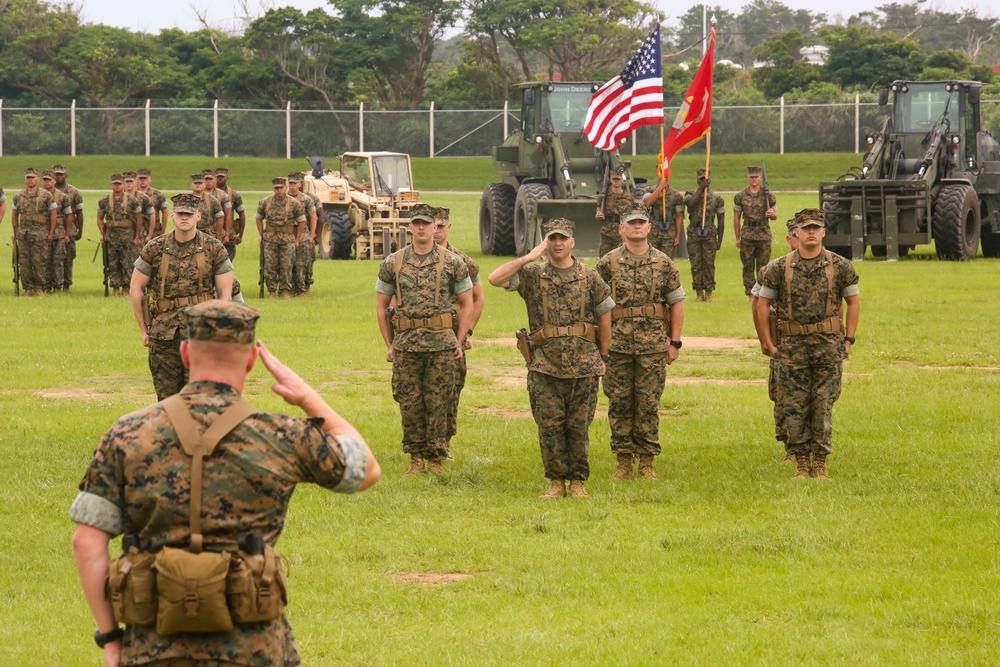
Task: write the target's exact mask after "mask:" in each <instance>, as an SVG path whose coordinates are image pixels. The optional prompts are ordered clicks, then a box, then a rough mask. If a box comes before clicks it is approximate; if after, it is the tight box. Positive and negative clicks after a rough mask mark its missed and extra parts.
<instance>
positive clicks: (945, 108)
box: [819, 81, 1000, 260]
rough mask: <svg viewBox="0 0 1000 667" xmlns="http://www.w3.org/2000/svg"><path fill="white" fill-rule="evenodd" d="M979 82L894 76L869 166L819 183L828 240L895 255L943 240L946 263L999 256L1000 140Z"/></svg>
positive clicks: (845, 249) (840, 247) (847, 250)
mask: <svg viewBox="0 0 1000 667" xmlns="http://www.w3.org/2000/svg"><path fill="white" fill-rule="evenodd" d="M981 88H982V84H981V83H979V82H977V81H927V82H924V81H919V82H918V81H894V82H893V83H892V84H890V85H889V86H888V87H887V88H884V89H883V90H881V91H880V92H879V104H880V105H882V106H885V105H887V104H888V102H889V97H890V95H891V96H892V109H891V112H890V113H889V115H887V116H886V118H885V120H884V121H883V123H882V127H881V130H880V131H878V132H870V133H868V136H867V137H866V139H867V143H868V152H867V153H866V154H865V158H864V162H863V163H862V166H861V167H860V168H853V169H852V170H851V171H849V172H848V173H847V174H845V175H844V176H842V177H841V178H840V180H838V181H835V182H828V183H820V186H819V188H820V190H819V192H820V194H819V201H820V208H822V209H824V211H825V212H826V238H825V240H824V245H825V246H826V247H827V248H829V249H830V250H832V251H834V252H836V253H839V254H841V255H843V256H845V257H848V258H854V259H861V258H862V257H864V253H865V247H871V249H872V254H873V255H875V256H885V257H888V258H889V259H890V260H894V259H897V258H899V257H901V256H905V255H906V254H907V253H908V252H909V251H910V250H911V249H912V248H913V247H914V246H917V245H921V244H927V243H930V242H931V241H932V240H933V241H934V244H935V247H936V249H937V255H938V257H940V258H941V259H973V258H974V257H975V256H976V253H977V252H978V250H979V246H980V244H982V247H983V254H984V255H985V256H986V257H997V256H1000V144H998V143H997V140H996V138H995V137H994V136H993V135H992V134H991V133H990V132H988V131H986V130H985V129H983V128H982V126H981V124H980V117H979V97H980V90H981Z"/></svg>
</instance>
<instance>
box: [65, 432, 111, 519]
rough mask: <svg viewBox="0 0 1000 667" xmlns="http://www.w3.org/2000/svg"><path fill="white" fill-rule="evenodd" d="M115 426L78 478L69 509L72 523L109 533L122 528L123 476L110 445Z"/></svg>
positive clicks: (106, 435)
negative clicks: (80, 478)
mask: <svg viewBox="0 0 1000 667" xmlns="http://www.w3.org/2000/svg"><path fill="white" fill-rule="evenodd" d="M114 441H115V427H112V428H111V430H109V431H108V432H107V433H105V435H104V437H103V438H102V439H101V444H100V445H99V446H98V448H97V451H95V452H94V458H93V460H92V461H91V462H90V466H89V467H88V468H87V472H86V473H85V474H84V476H83V479H82V480H81V481H80V486H79V488H80V493H79V495H77V497H76V500H74V501H73V504H72V506H70V510H69V518H70V519H71V520H72V521H73V522H74V523H79V524H84V525H86V526H90V527H92V528H97V529H98V530H103V531H104V532H106V533H108V534H109V535H112V536H115V535H120V534H121V533H122V530H123V529H124V510H123V508H124V502H125V501H124V497H123V492H124V476H123V474H122V469H121V467H120V466H119V465H118V455H117V448H116V447H115V446H114Z"/></svg>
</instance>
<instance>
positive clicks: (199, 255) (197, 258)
mask: <svg viewBox="0 0 1000 667" xmlns="http://www.w3.org/2000/svg"><path fill="white" fill-rule="evenodd" d="M194 242H195V243H196V244H198V245H197V247H196V248H195V251H194V262H195V266H197V268H198V296H201V295H202V292H203V291H204V290H203V288H202V284H203V283H204V282H205V280H204V278H205V239H204V238H203V237H202V233H201V232H198V234H197V235H196V236H195V239H194Z"/></svg>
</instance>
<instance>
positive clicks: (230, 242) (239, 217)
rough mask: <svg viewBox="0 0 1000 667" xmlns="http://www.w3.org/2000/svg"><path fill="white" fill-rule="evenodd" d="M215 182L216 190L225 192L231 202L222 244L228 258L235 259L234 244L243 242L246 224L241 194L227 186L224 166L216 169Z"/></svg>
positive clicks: (226, 174)
mask: <svg viewBox="0 0 1000 667" xmlns="http://www.w3.org/2000/svg"><path fill="white" fill-rule="evenodd" d="M215 184H216V188H217V189H218V190H220V191H222V192H225V193H226V194H227V195H228V196H229V201H230V202H232V204H233V208H232V210H231V212H230V215H229V219H228V220H227V222H226V224H227V225H228V226H227V227H226V238H225V240H224V241H223V245H225V246H226V252H228V253H229V259H236V246H238V245H239V244H240V243H242V242H243V230H244V229H246V224H247V214H246V207H245V206H244V205H243V196H242V195H241V194H240V193H239V192H237V191H236V190H233V189H232V188H231V187H229V170H228V169H226V168H224V167H219V168H218V169H216V173H215Z"/></svg>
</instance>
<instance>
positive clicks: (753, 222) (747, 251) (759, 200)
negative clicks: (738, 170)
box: [733, 188, 776, 296]
mask: <svg viewBox="0 0 1000 667" xmlns="http://www.w3.org/2000/svg"><path fill="white" fill-rule="evenodd" d="M767 198H768V202H767V204H765V202H764V189H763V188H761V189H760V190H758V191H757V192H756V193H754V192H750V188H744V189H742V190H740V191H739V192H737V193H736V196H735V197H733V211H734V212H735V213H740V261H741V262H743V288H744V291H745V292H746V294H747V296H750V290H751V289H752V288H753V285H754V283H755V282H757V274H758V273H760V270H761V269H763V268H764V267H765V266H766V265H767V263H768V262H770V261H771V225H770V223H769V221H768V219H767V209H769V208H774V207H775V205H776V200H775V198H774V193H773V192H768V193H767Z"/></svg>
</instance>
